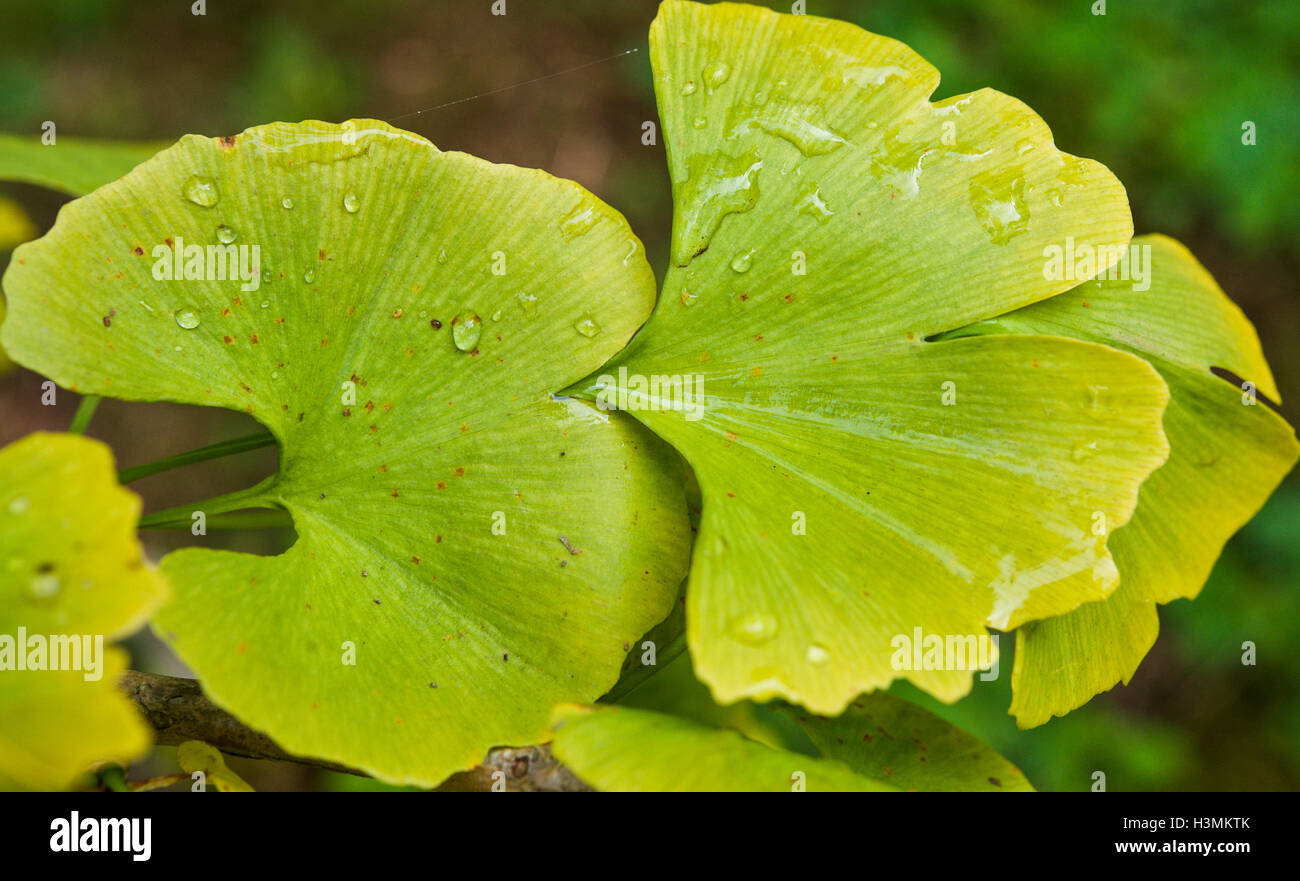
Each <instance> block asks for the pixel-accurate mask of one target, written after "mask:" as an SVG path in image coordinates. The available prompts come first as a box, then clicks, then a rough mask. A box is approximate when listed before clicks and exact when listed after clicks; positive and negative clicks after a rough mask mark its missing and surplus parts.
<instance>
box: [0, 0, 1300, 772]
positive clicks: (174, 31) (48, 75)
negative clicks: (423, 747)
mask: <svg viewBox="0 0 1300 881" xmlns="http://www.w3.org/2000/svg"><path fill="white" fill-rule="evenodd" d="M490 5H491V4H490V3H489V2H488V0H463V2H462V0H457V2H436V3H427V4H426V3H419V4H416V3H409V2H405V0H341V2H333V3H330V4H319V3H312V2H306V0H302V2H276V3H259V2H254V0H244V2H221V3H210V4H209V9H208V15H207V16H206V17H202V18H197V17H194V16H192V15H191V14H190V11H189V5H188V4H187V3H167V4H162V3H138V2H136V3H127V2H124V0H101V2H92V0H16V2H15V0H11V2H7V3H5V4H4V6H3V8H0V128H3V129H4V130H6V131H14V132H32V133H33V135H34V136H35V135H36V134H38V133H39V131H40V125H41V123H42V122H43V121H44V120H47V119H48V120H53V121H55V122H56V124H57V125H58V126H59V134H60V136H63V135H72V136H98V137H111V138H115V139H123V140H126V139H151V140H167V139H172V138H175V137H178V136H179V135H181V134H183V133H186V132H197V133H202V134H208V135H219V134H229V133H234V132H238V131H240V130H242V129H244V128H245V127H247V126H250V125H255V124H258V123H262V122H267V121H271V120H276V119H284V120H299V119H306V118H320V119H332V120H339V119H343V118H347V117H350V116H366V115H371V116H376V117H379V118H384V119H390V120H393V119H396V118H397V117H399V116H401V115H403V114H407V113H410V112H411V111H413V110H418V109H420V108H423V107H428V106H431V105H437V104H442V103H444V102H450V101H457V100H459V99H463V98H467V97H469V96H472V95H476V94H479V93H483V92H489V91H491V90H494V89H498V88H500V87H502V86H507V85H511V84H514V83H518V82H521V81H525V80H530V79H533V78H535V77H540V76H545V75H547V74H551V73H554V72H557V71H562V70H565V69H567V68H571V67H574V66H576V65H580V64H584V63H586V62H588V61H592V60H595V59H599V58H604V57H607V56H610V55H613V54H614V53H616V52H620V51H623V50H626V49H631V48H639V49H640V52H638V53H637V54H634V55H631V56H628V57H624V58H619V59H616V60H613V61H609V62H607V63H603V64H598V65H594V66H592V67H588V68H586V69H584V70H582V71H579V72H575V73H572V74H567V75H564V76H560V77H555V78H553V79H549V80H545V81H542V82H538V83H534V84H532V85H527V86H523V87H520V88H517V89H511V90H508V91H504V92H501V93H499V94H495V95H489V96H487V97H483V98H479V99H477V100H473V101H467V102H464V103H459V104H455V105H453V106H450V107H445V108H442V109H439V110H436V111H432V112H429V113H424V114H421V115H418V116H411V117H408V118H405V119H396V122H397V124H398V125H401V126H403V127H405V128H409V129H411V130H412V131H416V132H418V133H420V134H423V135H425V136H426V137H429V138H430V139H432V140H433V141H434V142H435V143H436V144H438V145H439V146H440V147H442V148H444V149H457V150H465V151H467V152H471V153H474V154H476V155H479V156H482V157H483V158H485V159H488V160H491V161H493V162H509V163H514V164H517V165H523V166H532V167H540V168H544V169H546V170H547V171H550V172H552V173H554V174H556V175H560V176H564V177H569V178H572V179H574V180H577V181H578V182H579V183H581V184H583V185H584V186H586V187H588V188H589V189H591V190H592V191H593V192H594V193H596V194H597V195H598V196H600V197H601V198H602V199H604V200H606V201H607V202H609V203H610V204H612V205H613V206H615V207H616V208H618V209H619V210H621V211H623V212H624V213H625V214H626V215H627V217H628V220H629V221H630V222H631V224H632V227H633V229H634V230H635V231H636V232H637V234H638V235H639V236H641V237H642V239H643V240H644V241H645V243H646V246H647V251H648V253H649V255H650V257H651V263H652V265H653V266H654V267H655V268H656V271H658V272H659V273H660V277H662V270H663V268H664V267H665V265H666V262H667V255H666V248H667V241H668V233H669V229H670V220H671V210H670V198H669V196H670V194H669V185H668V178H667V167H666V164H665V162H664V156H663V152H662V146H654V147H647V146H643V145H642V144H641V139H640V135H641V124H642V122H643V121H644V120H652V119H655V118H656V117H655V111H654V96H653V93H652V91H651V84H650V73H649V63H648V59H647V57H646V52H645V40H646V32H647V27H648V25H649V22H650V20H651V19H652V18H653V16H654V12H655V7H656V3H655V2H654V0H628V2H620V3H608V2H604V0H572V2H566V3H563V4H560V3H554V2H540V0H510V2H509V14H508V15H507V16H505V17H504V18H494V17H493V16H492V15H491V14H490V11H489V7H490ZM772 5H773V6H774V8H778V7H779V8H782V9H784V8H787V5H786V4H772ZM1089 5H1090V4H1089V3H1087V2H1082V0H1078V2H1068V3H1052V4H1042V3H1037V2H1032V0H999V2H998V3H992V4H990V3H974V2H970V0H929V2H927V3H925V4H918V3H916V2H914V0H879V2H867V0H809V2H808V11H809V12H810V13H813V14H820V15H828V16H833V17H837V18H843V19H846V20H849V21H852V22H854V23H856V24H859V25H861V26H863V27H865V28H867V29H868V30H872V31H876V32H878V33H883V34H887V35H889V36H892V37H895V38H897V39H900V40H903V41H904V42H906V43H908V44H909V45H911V46H912V47H913V48H914V49H915V50H916V51H918V52H919V53H920V54H921V55H922V56H924V57H925V58H926V59H927V60H929V61H930V62H931V63H933V64H934V65H935V66H937V67H938V68H939V69H940V70H941V71H943V73H944V80H943V82H942V83H941V84H940V86H939V90H938V92H937V95H936V97H944V96H948V95H954V94H959V93H961V92H965V91H970V90H972V89H975V88H978V87H981V86H992V87H994V88H997V89H1000V90H1002V91H1005V92H1008V93H1010V94H1012V95H1015V96H1017V97H1019V98H1021V99H1022V100H1024V101H1025V102H1026V103H1028V104H1029V105H1030V106H1031V107H1033V108H1034V109H1035V110H1037V111H1038V112H1039V113H1040V114H1041V115H1042V116H1043V117H1044V119H1046V121H1047V122H1048V124H1049V125H1050V126H1051V127H1052V130H1053V132H1054V134H1055V136H1056V140H1057V143H1058V144H1059V145H1060V147H1061V148H1062V149H1064V150H1067V151H1070V152H1073V153H1076V154H1078V155H1082V156H1088V157H1092V158H1096V159H1099V160H1101V161H1102V162H1104V163H1106V164H1107V165H1108V166H1109V167H1110V168H1111V169H1112V170H1113V171H1114V172H1115V173H1116V174H1117V175H1118V176H1119V178H1120V179H1121V180H1122V181H1123V182H1124V183H1125V185H1126V187H1127V189H1128V193H1129V199H1130V202H1131V204H1132V208H1133V214H1134V221H1135V226H1136V229H1137V230H1138V231H1139V232H1156V231H1158V232H1164V233H1168V234H1171V235H1175V236H1177V237H1178V238H1180V239H1181V240H1182V241H1183V242H1184V243H1185V244H1187V245H1188V247H1189V248H1190V249H1191V250H1192V251H1193V253H1195V254H1196V255H1197V257H1198V258H1199V259H1200V260H1201V261H1202V262H1203V263H1204V264H1205V265H1206V267H1207V268H1208V269H1209V270H1210V271H1211V272H1212V273H1213V274H1214V276H1215V277H1216V279H1217V280H1218V281H1219V283H1220V284H1221V285H1222V287H1223V288H1224V290H1225V291H1227V292H1228V294H1229V295H1230V296H1231V297H1232V298H1233V299H1234V300H1236V301H1237V302H1238V303H1239V304H1240V305H1241V306H1242V308H1243V309H1244V310H1245V311H1246V313H1247V315H1248V316H1250V317H1251V319H1252V320H1253V321H1254V322H1255V323H1256V326H1257V328H1258V330H1259V334H1260V337H1261V339H1262V342H1263V345H1264V351H1265V353H1266V355H1267V356H1268V358H1269V361H1270V364H1271V365H1272V367H1273V369H1274V372H1275V374H1276V377H1277V381H1278V385H1279V387H1280V389H1281V394H1282V397H1283V401H1284V404H1283V413H1284V414H1285V415H1286V416H1287V418H1288V420H1289V421H1291V422H1292V423H1293V424H1294V423H1296V422H1298V421H1300V298H1298V297H1297V294H1296V279H1297V277H1300V167H1297V166H1296V165H1295V163H1294V161H1293V145H1294V144H1295V143H1297V142H1300V113H1297V111H1296V108H1297V106H1300V61H1297V59H1296V56H1295V53H1294V47H1295V46H1296V45H1298V44H1300V6H1297V5H1296V4H1295V3H1294V2H1287V0H1271V2H1259V3H1252V4H1232V3H1229V2H1226V0H1224V2H1211V0H1175V2H1155V0H1147V2H1137V0H1130V2H1117V0H1111V2H1110V3H1108V7H1109V8H1108V14H1107V15H1106V16H1105V17H1096V16H1093V15H1091V14H1090V12H1089ZM1244 120H1251V121H1254V122H1255V123H1256V125H1257V127H1258V144H1257V146H1255V147H1243V146H1242V145H1241V140H1240V135H1241V123H1242V122H1243V121H1244ZM0 197H10V198H13V199H16V200H18V201H19V202H20V203H21V204H22V205H23V206H24V208H25V209H26V210H27V211H28V212H29V213H30V214H31V217H32V219H33V221H34V222H35V224H36V227H37V228H38V229H39V230H41V231H43V230H45V229H46V228H48V226H49V225H50V223H52V221H53V217H54V213H55V211H56V210H57V208H58V206H59V205H60V204H61V203H62V202H63V201H64V198H63V197H61V196H57V195H55V194H52V193H49V192H46V191H42V190H39V189H36V188H33V187H26V186H19V185H12V186H3V187H0ZM0 247H7V245H5V244H0ZM6 261H7V254H4V253H2V252H0V268H3V265H4V263H5V262H6ZM75 406H76V397H75V396H74V395H72V394H66V395H63V396H61V397H60V401H59V404H58V406H56V407H42V406H41V405H40V389H39V380H38V378H37V377H36V376H35V375H34V374H31V373H28V372H26V371H22V370H14V371H11V372H9V373H7V374H5V375H3V376H0V414H3V418H0V443H7V442H9V441H12V440H14V439H15V438H17V437H20V436H22V435H24V434H26V433H28V432H30V431H33V430H36V429H40V428H47V429H56V430H62V429H65V428H66V427H67V425H68V422H69V421H70V419H71V415H72V412H73V410H74V409H75ZM254 428H255V426H254V425H252V423H251V420H248V419H246V418H244V417H241V416H240V415H238V414H234V413H229V412H224V411H218V410H214V409H200V408H190V407H181V406H176V405H164V404H147V405H146V404H128V403H123V402H119V401H106V402H105V404H104V406H103V407H101V409H100V412H99V415H98V416H97V417H96V421H95V424H94V427H93V429H92V432H91V433H92V435H94V436H96V437H99V438H101V439H104V440H106V441H108V442H109V443H110V444H112V446H113V448H114V450H115V451H116V452H117V454H118V456H119V459H120V463H121V464H122V465H132V464H136V463H138V462H146V461H151V460H153V459H156V458H159V457H161V456H164V455H167V454H169V453H172V452H176V451H179V450H183V449H189V448H192V447H196V446H200V445H202V444H205V443H210V442H213V441H215V440H219V439H223V438H227V437H232V436H237V435H239V434H243V433H246V432H248V431H251V430H254ZM274 469H275V462H274V453H270V452H268V451H265V450H264V451H259V452H256V453H249V454H245V455H243V456H241V457H238V458H234V459H227V460H222V461H220V462H216V463H207V464H205V465H201V466H197V467H194V468H191V469H187V470H186V471H184V472H179V475H180V476H179V477H178V476H175V475H164V476H159V477H155V478H151V479H146V480H144V481H141V482H140V483H138V484H135V485H133V488H135V489H137V490H139V491H140V492H141V493H142V494H143V495H144V497H145V502H146V507H147V509H154V508H159V507H164V506H168V505H173V504H179V503H182V502H185V501H188V500H191V499H196V498H204V497H207V496H210V495H214V494H217V493H220V492H225V491H229V490H234V489H238V488H241V487H245V486H248V485H251V484H252V483H254V482H256V480H257V479H259V478H260V477H262V476H264V475H266V474H269V473H271V472H272V471H274ZM1298 533H1300V479H1297V477H1296V476H1295V475H1292V476H1291V477H1290V478H1289V479H1288V480H1287V481H1286V482H1285V483H1284V484H1283V486H1282V487H1281V488H1280V489H1279V490H1278V492H1277V493H1276V494H1275V495H1274V497H1273V498H1272V499H1271V500H1270V501H1269V503H1268V504H1267V506H1266V507H1265V508H1264V510H1263V511H1262V512H1261V513H1260V514H1259V515H1258V516H1257V517H1256V518H1255V519H1254V520H1253V521H1252V522H1251V523H1250V524H1249V525H1248V526H1247V527H1246V528H1245V529H1244V530H1243V531H1242V533H1241V534H1240V535H1239V536H1237V538H1236V539H1234V540H1233V541H1232V542H1231V543H1230V544H1229V546H1228V548H1227V550H1226V552H1225V554H1224V556H1223V558H1222V559H1221V560H1220V561H1219V564H1218V566H1217V567H1216V569H1215V571H1214V574H1213V575H1212V577H1211V579H1210V581H1209V583H1208V585H1207V586H1206V588H1205V590H1204V591H1203V592H1202V594H1201V596H1200V597H1199V599H1197V600H1196V602H1195V603H1194V604H1193V603H1187V602H1183V601H1180V602H1175V603H1173V604H1172V605H1170V606H1168V607H1165V609H1163V610H1162V613H1161V618H1162V622H1161V623H1162V631H1161V636H1160V639H1159V641H1158V642H1157V644H1156V646H1155V648H1154V649H1153V650H1152V652H1151V654H1150V655H1149V656H1148V657H1147V659H1146V661H1145V662H1144V663H1143V665H1142V667H1141V668H1140V669H1139V671H1138V674H1137V676H1136V677H1135V679H1134V681H1133V683H1132V684H1131V685H1130V686H1129V687H1128V688H1121V689H1116V690H1115V691H1114V692H1111V693H1109V694H1107V695H1104V696H1102V697H1099V698H1097V699H1095V700H1094V701H1093V702H1092V703H1090V704H1089V705H1088V706H1086V707H1085V708H1083V709H1081V710H1077V711H1075V712H1074V713H1073V714H1071V715H1070V716H1069V717H1067V718H1065V719H1058V720H1055V721H1053V722H1050V723H1048V724H1047V725H1045V726H1043V727H1041V728H1038V729H1034V730H1032V731H1028V732H1019V731H1017V730H1016V729H1015V724H1014V721H1013V720H1012V718H1011V717H1010V716H1007V715H1006V707H1007V705H1008V703H1009V700H1010V676H1009V673H1010V664H1011V663H1012V660H1011V658H1010V649H1011V645H1010V644H1011V642H1012V640H1003V650H1004V652H1006V656H1005V657H1004V659H1003V667H1002V669H1003V675H1002V677H1001V678H1000V679H999V680H998V681H996V682H992V683H977V686H976V689H975V691H974V693H973V695H972V696H971V697H970V698H968V699H966V700H964V701H962V702H961V703H959V704H957V705H955V706H952V707H944V706H941V705H936V704H933V702H930V701H928V700H927V699H926V698H924V697H923V696H920V695H918V694H915V693H914V692H911V690H908V689H906V688H904V687H902V686H900V687H899V689H898V690H899V691H900V692H904V691H906V692H908V693H907V694H905V696H907V697H910V698H915V699H917V700H918V701H921V702H922V703H925V704H926V705H927V706H931V707H932V708H933V709H935V710H936V711H937V712H939V713H940V714H941V715H943V716H945V717H946V718H949V719H952V720H953V721H955V722H957V723H958V724H960V725H963V726H964V727H967V728H968V729H969V730H970V731H972V733H974V734H976V735H977V736H979V737H980V738H982V739H983V740H985V741H986V742H987V743H988V744H989V745H990V746H992V747H993V748H995V749H998V750H999V751H1001V752H1002V753H1003V754H1004V755H1005V756H1007V758H1008V759H1010V760H1011V761H1013V762H1015V763H1016V764H1017V765H1019V766H1020V767H1021V768H1022V769H1023V770H1024V772H1025V773H1026V775H1028V777H1029V779H1030V780H1032V781H1033V782H1034V783H1035V785H1036V786H1037V787H1038V788H1039V789H1045V790H1049V789H1085V788H1087V787H1088V786H1089V784H1090V775H1091V773H1092V771H1093V770H1097V769H1102V770H1105V771H1106V772H1107V774H1108V778H1109V786H1110V788H1112V789H1116V790H1118V789H1145V788H1153V789H1212V790H1218V789H1224V790H1234V789H1271V788H1279V789H1296V788H1300V736H1297V731H1298V730H1300V665H1297V664H1295V663H1294V658H1293V656H1291V655H1290V654H1288V652H1289V646H1291V645H1294V644H1300V616H1297V615H1296V614H1295V613H1294V608H1295V590H1296V584H1297V574H1298V573H1300V546H1297V543H1296V541H1295V536H1296V535H1297V534H1298ZM148 540H149V546H148V551H149V553H150V555H151V556H157V555H159V554H161V553H163V552H164V551H166V550H168V549H170V548H171V547H175V546H177V545H178V544H185V543H191V542H192V541H193V540H192V539H191V538H190V536H189V535H188V534H183V535H181V536H172V535H165V536H161V537H158V536H150V537H149V539H148ZM291 540H292V536H290V535H281V536H274V537H270V538H267V537H265V536H257V537H250V536H241V535H238V534H236V535H229V536H215V535H214V536H209V537H208V539H207V540H206V544H207V546H209V547H213V546H226V547H233V548H238V549H241V550H250V551H258V552H268V551H273V550H277V549H278V548H279V547H283V546H285V545H287V544H288V543H289V542H290V541H291ZM147 639H148V638H147V637H141V638H138V639H137V640H136V641H135V642H134V643H132V644H131V646H130V647H131V649H132V651H133V656H134V664H135V665H136V666H138V667H143V668H145V669H153V670H158V671H159V672H176V671H177V670H178V668H177V667H176V666H175V662H174V660H172V659H171V658H170V657H169V656H167V655H166V654H165V653H164V652H162V650H161V649H158V648H157V647H155V646H153V645H152V644H150V643H149V642H147ZM1246 639H1250V640H1254V641H1255V642H1256V643H1257V644H1258V645H1259V646H1260V655H1259V666H1257V667H1242V666H1241V665H1240V662H1239V656H1240V648H1239V647H1240V644H1241V642H1242V641H1243V640H1246ZM172 767H174V765H173V766H172ZM232 767H235V768H236V770H237V772H238V773H240V774H241V775H243V776H245V777H246V778H247V779H248V780H249V782H250V783H252V784H253V785H254V786H257V787H259V788H297V787H321V786H337V785H347V786H356V785H369V784H367V783H366V782H365V781H357V780H354V779H351V778H349V779H347V780H341V779H338V778H333V777H331V776H329V775H324V774H317V773H316V772H310V771H305V770H302V769H297V768H288V767H266V766H265V763H263V765H259V766H257V767H250V766H249V765H247V764H246V763H239V762H233V761H232Z"/></svg>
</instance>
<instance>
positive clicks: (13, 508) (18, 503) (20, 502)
mask: <svg viewBox="0 0 1300 881" xmlns="http://www.w3.org/2000/svg"><path fill="white" fill-rule="evenodd" d="M30 507H31V502H29V501H27V499H26V498H25V497H23V496H19V497H18V498H16V499H14V500H12V501H11V502H10V503H9V513H10V514H24V513H26V512H27V509H28V508H30Z"/></svg>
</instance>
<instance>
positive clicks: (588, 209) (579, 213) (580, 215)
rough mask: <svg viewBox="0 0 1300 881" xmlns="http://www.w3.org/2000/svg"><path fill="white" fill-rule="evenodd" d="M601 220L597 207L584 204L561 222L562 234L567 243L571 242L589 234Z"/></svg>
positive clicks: (588, 203) (587, 203)
mask: <svg viewBox="0 0 1300 881" xmlns="http://www.w3.org/2000/svg"><path fill="white" fill-rule="evenodd" d="M599 219H600V218H599V216H598V215H597V214H596V206H595V205H593V204H591V203H590V202H582V203H580V204H579V205H578V207H577V208H574V209H573V210H572V211H570V212H569V213H568V214H567V215H566V216H565V218H564V219H563V220H561V221H560V234H561V235H562V236H564V239H565V241H571V240H573V239H576V238H577V237H578V236H580V235H583V234H585V233H587V232H589V231H590V230H591V228H592V227H593V226H595V225H596V221H597V220H599Z"/></svg>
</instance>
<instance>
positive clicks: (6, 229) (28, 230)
mask: <svg viewBox="0 0 1300 881" xmlns="http://www.w3.org/2000/svg"><path fill="white" fill-rule="evenodd" d="M34 238H36V224H34V223H32V219H31V218H30V217H28V216H27V212H25V211H23V209H22V206H21V205H19V204H18V203H17V202H15V201H14V200H13V199H9V198H6V197H4V196H0V251H11V250H13V248H14V247H15V246H16V245H21V244H22V243H23V242H26V241H30V240H32V239H34ZM0 317H2V316H0Z"/></svg>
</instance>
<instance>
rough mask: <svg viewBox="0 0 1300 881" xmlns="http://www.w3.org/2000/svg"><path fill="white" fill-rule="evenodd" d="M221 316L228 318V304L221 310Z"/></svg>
mask: <svg viewBox="0 0 1300 881" xmlns="http://www.w3.org/2000/svg"><path fill="white" fill-rule="evenodd" d="M221 317H222V318H229V317H230V307H229V306H227V307H226V308H224V309H222V310H221Z"/></svg>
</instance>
